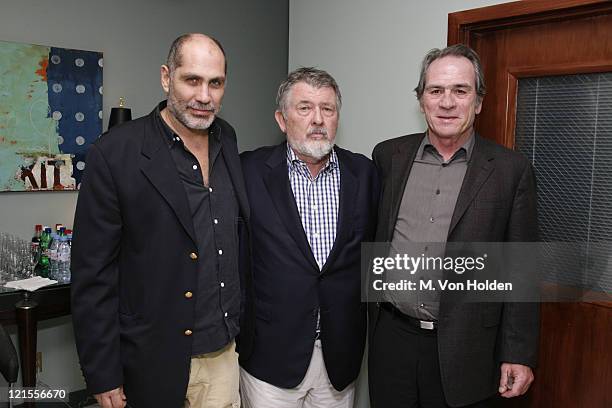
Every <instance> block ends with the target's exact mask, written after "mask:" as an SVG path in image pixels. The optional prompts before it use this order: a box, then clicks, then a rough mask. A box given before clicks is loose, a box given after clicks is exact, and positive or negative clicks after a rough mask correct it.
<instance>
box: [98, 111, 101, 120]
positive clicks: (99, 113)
mask: <svg viewBox="0 0 612 408" xmlns="http://www.w3.org/2000/svg"><path fill="white" fill-rule="evenodd" d="M98 117H99V118H100V119H102V111H99V112H98Z"/></svg>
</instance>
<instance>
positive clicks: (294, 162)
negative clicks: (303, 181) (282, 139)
mask: <svg viewBox="0 0 612 408" xmlns="http://www.w3.org/2000/svg"><path fill="white" fill-rule="evenodd" d="M287 166H288V167H289V169H291V170H297V169H298V168H306V167H307V166H306V163H305V162H304V161H302V160H300V159H299V158H298V156H297V154H295V152H294V151H293V148H292V147H291V146H289V143H287ZM337 168H338V156H337V155H336V149H332V150H331V152H330V154H329V156H328V158H327V162H326V163H325V166H323V169H322V170H321V172H320V173H319V174H323V173H325V172H330V171H333V170H335V169H337Z"/></svg>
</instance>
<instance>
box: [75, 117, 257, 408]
mask: <svg viewBox="0 0 612 408" xmlns="http://www.w3.org/2000/svg"><path fill="white" fill-rule="evenodd" d="M215 121H216V123H217V124H218V125H219V126H220V128H221V134H222V138H221V142H222V144H223V153H222V154H223V157H224V159H225V161H226V164H227V167H228V171H229V174H230V177H231V179H232V183H233V186H234V191H235V193H236V196H237V200H238V203H239V207H240V217H238V218H236V219H235V220H232V221H230V222H234V223H235V226H236V229H235V231H236V235H237V236H239V234H241V233H246V231H248V228H247V227H248V225H247V223H248V214H249V208H248V202H247V198H246V192H245V187H244V182H243V179H242V172H241V171H240V161H239V158H238V149H237V147H236V134H235V133H234V129H233V128H232V127H231V126H230V125H229V124H228V123H227V122H225V121H224V120H222V119H220V118H217V119H215ZM197 227H198V226H196V225H194V224H193V221H192V217H191V211H190V209H189V202H188V201H187V196H186V195H185V190H184V188H183V184H182V182H181V180H180V178H179V175H178V172H177V170H176V166H175V164H174V161H173V160H172V157H171V155H170V152H169V150H168V148H167V146H165V142H164V140H163V139H162V137H160V135H159V131H158V130H157V129H156V126H155V119H154V112H152V113H151V114H149V115H148V116H145V117H143V118H139V119H136V120H133V121H130V122H127V123H125V124H122V125H121V126H117V127H115V128H113V129H112V130H110V131H109V132H108V133H107V134H105V135H103V136H102V137H101V138H100V139H98V140H97V141H96V142H95V143H94V144H93V145H92V146H91V147H90V149H89V153H88V156H87V170H86V171H85V175H84V178H83V183H82V186H81V191H80V192H79V199H78V203H77V208H76V215H75V222H74V230H75V235H74V241H73V246H72V289H71V295H72V318H73V323H74V331H75V339H76V345H77V350H78V353H79V358H80V363H81V368H82V370H83V375H84V377H85V380H86V382H87V385H88V388H89V390H90V392H92V393H101V392H104V391H108V390H111V389H113V388H116V387H118V386H120V385H124V390H125V393H126V395H127V401H128V404H130V407H134V408H141V407H143V408H156V407H163V408H168V407H182V406H183V403H184V400H185V393H186V390H187V384H188V381H189V367H190V361H191V343H192V337H191V336H188V335H185V330H186V329H189V328H192V327H193V325H194V319H195V305H196V303H195V296H193V297H186V296H185V292H187V291H193V292H195V289H197V287H198V282H197V279H198V275H199V274H198V268H199V263H200V262H201V259H199V258H197V257H193V256H191V255H190V254H192V253H196V252H197V244H196V235H195V228H197ZM241 249H242V248H241ZM194 258H195V259H194ZM248 284H249V283H248V279H247V280H245V279H242V280H241V288H242V290H243V293H244V294H243V298H244V299H247V296H246V294H247V293H248V292H249V287H248ZM241 307H242V308H243V309H246V310H248V309H249V307H248V305H246V304H245V303H244V302H243V303H242V305H241ZM229 313H231V314H236V315H237V314H239V313H240V311H239V310H238V308H236V310H230V311H229ZM247 326H248V324H247Z"/></svg>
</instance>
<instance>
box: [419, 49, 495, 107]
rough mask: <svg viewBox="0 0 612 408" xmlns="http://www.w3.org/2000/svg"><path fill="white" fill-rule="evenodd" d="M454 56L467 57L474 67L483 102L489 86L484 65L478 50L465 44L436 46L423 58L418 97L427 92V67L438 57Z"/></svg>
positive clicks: (477, 89) (475, 81)
mask: <svg viewBox="0 0 612 408" xmlns="http://www.w3.org/2000/svg"><path fill="white" fill-rule="evenodd" d="M448 56H453V57H464V58H467V59H468V60H469V61H470V62H471V63H472V66H473V67H474V77H475V78H474V83H475V84H476V95H477V96H478V101H479V102H481V101H482V98H484V96H485V94H486V92H487V87H486V86H485V81H484V74H483V72H482V65H481V64H480V58H479V57H478V54H476V51H474V50H473V49H471V48H470V47H468V46H467V45H463V44H455V45H451V46H449V47H446V48H444V49H442V50H441V49H439V48H434V49H433V50H431V51H429V52H428V53H427V55H425V58H423V62H422V63H421V75H420V77H419V84H418V85H417V87H416V88H414V91H415V92H416V95H417V99H419V100H421V97H422V96H423V93H424V92H425V85H426V84H425V76H426V75H427V69H429V66H430V65H431V63H432V62H434V61H435V60H437V59H440V58H444V57H448Z"/></svg>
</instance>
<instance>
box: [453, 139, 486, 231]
mask: <svg viewBox="0 0 612 408" xmlns="http://www.w3.org/2000/svg"><path fill="white" fill-rule="evenodd" d="M475 137H476V140H475V142H474V150H473V151H472V157H471V159H470V162H469V163H468V168H467V171H466V173H465V177H464V178H463V183H462V185H461V190H460V191H459V196H458V197H457V204H455V211H454V212H453V217H452V219H451V224H450V227H449V229H448V236H450V235H451V233H452V232H453V230H454V229H455V227H456V226H457V224H458V223H459V220H460V219H461V217H462V216H463V214H464V213H465V211H466V210H467V209H468V207H469V206H470V204H471V203H472V201H473V200H474V197H476V194H477V193H478V191H479V190H480V188H481V187H482V185H483V184H484V182H485V181H487V179H488V178H489V176H490V175H491V172H492V171H493V165H492V164H491V160H493V157H492V156H490V155H489V154H488V151H487V149H486V146H485V145H484V143H483V142H482V140H481V138H480V136H478V135H475Z"/></svg>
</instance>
